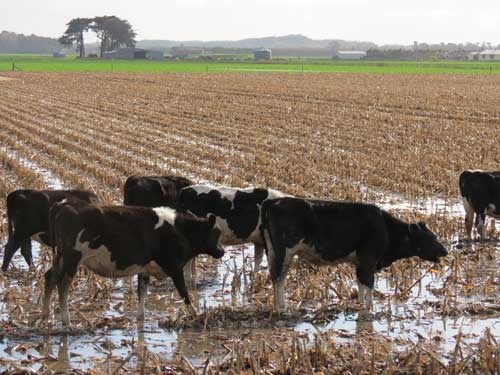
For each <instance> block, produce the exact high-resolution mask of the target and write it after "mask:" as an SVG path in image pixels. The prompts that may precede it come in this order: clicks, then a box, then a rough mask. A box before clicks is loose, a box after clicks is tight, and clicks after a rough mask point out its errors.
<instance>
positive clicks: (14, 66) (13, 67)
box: [12, 62, 16, 71]
mask: <svg viewBox="0 0 500 375" xmlns="http://www.w3.org/2000/svg"><path fill="white" fill-rule="evenodd" d="M15 70H16V64H15V63H14V62H13V63H12V71H15Z"/></svg>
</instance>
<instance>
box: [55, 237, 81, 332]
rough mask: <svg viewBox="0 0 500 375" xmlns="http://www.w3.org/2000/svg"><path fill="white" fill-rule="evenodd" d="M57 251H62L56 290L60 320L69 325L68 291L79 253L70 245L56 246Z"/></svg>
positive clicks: (78, 261)
mask: <svg viewBox="0 0 500 375" xmlns="http://www.w3.org/2000/svg"><path fill="white" fill-rule="evenodd" d="M58 251H61V252H62V255H61V256H60V258H59V260H58V262H57V267H58V268H59V270H58V278H57V291H58V294H59V309H60V310H61V321H62V324H63V326H66V327H69V325H70V319H69V311H68V292H69V287H70V285H71V282H72V281H73V278H74V277H75V275H76V272H77V270H78V265H79V264H80V260H81V254H80V253H79V252H77V251H74V250H73V248H72V245H69V244H68V245H66V247H65V246H64V245H61V246H58Z"/></svg>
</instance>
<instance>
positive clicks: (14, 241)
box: [2, 189, 99, 272]
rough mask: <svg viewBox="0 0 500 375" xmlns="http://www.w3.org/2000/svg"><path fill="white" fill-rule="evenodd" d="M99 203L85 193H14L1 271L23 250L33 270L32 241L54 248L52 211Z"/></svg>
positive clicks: (91, 194)
mask: <svg viewBox="0 0 500 375" xmlns="http://www.w3.org/2000/svg"><path fill="white" fill-rule="evenodd" d="M64 200H66V201H75V200H77V201H81V202H83V203H97V202H98V201H99V200H98V198H97V196H96V195H95V194H94V193H91V192H89V191H84V190H34V189H22V190H15V191H13V192H11V193H10V194H9V195H8V196H7V200H6V206H7V223H8V233H9V237H8V240H7V244H6V245H5V249H4V256H3V264H2V271H4V272H5V271H7V269H8V268H9V264H10V261H11V260H12V257H13V256H14V254H15V253H16V251H17V250H18V249H19V247H21V254H22V255H23V257H24V259H25V260H26V263H28V265H29V266H30V267H31V266H32V264H33V258H32V254H31V239H34V240H36V241H38V242H40V243H42V244H44V245H47V246H52V243H51V241H50V238H49V211H50V208H51V207H52V206H53V205H54V204H55V203H59V202H61V201H64Z"/></svg>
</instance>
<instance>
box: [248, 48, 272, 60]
mask: <svg viewBox="0 0 500 375" xmlns="http://www.w3.org/2000/svg"><path fill="white" fill-rule="evenodd" d="M253 58H254V59H255V60H256V61H260V60H271V59H272V58H273V53H272V51H271V50H270V49H269V48H262V49H258V50H256V51H253Z"/></svg>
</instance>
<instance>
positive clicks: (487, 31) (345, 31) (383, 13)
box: [0, 0, 500, 44]
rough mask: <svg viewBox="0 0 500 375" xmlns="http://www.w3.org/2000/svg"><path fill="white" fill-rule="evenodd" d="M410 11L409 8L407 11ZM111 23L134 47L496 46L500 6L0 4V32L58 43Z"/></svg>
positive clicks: (445, 2) (349, 1) (287, 1)
mask: <svg viewBox="0 0 500 375" xmlns="http://www.w3.org/2000/svg"><path fill="white" fill-rule="evenodd" d="M410 3H411V6H410ZM96 15H116V16H118V17H121V18H125V19H127V20H129V21H130V22H131V24H132V25H133V26H134V28H135V30H136V31H137V33H138V40H140V39H171V40H193V39H196V40H237V39H243V38H249V37H263V36H272V35H276V36H277V35H286V34H303V35H306V36H308V37H311V38H314V39H347V40H366V41H373V42H376V43H378V44H387V43H398V44H411V43H413V41H415V40H416V41H419V42H428V43H439V42H483V41H490V42H492V43H494V44H499V43H500V1H499V0H474V1H470V0H419V1H411V2H410V1H405V0H378V1H376V0H139V1H137V0H135V1H133V0H82V1H70V0H45V1H43V0H14V1H9V0H0V30H9V31H15V32H20V33H24V34H31V33H34V34H37V35H43V36H51V37H59V36H60V35H61V34H62V33H63V32H64V29H65V24H66V23H67V22H68V21H69V20H70V19H71V18H74V17H93V16H96Z"/></svg>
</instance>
